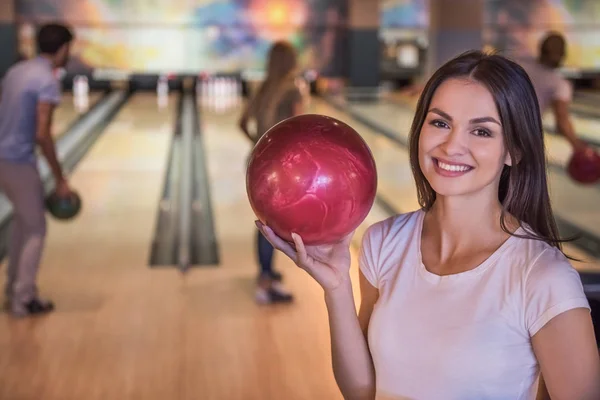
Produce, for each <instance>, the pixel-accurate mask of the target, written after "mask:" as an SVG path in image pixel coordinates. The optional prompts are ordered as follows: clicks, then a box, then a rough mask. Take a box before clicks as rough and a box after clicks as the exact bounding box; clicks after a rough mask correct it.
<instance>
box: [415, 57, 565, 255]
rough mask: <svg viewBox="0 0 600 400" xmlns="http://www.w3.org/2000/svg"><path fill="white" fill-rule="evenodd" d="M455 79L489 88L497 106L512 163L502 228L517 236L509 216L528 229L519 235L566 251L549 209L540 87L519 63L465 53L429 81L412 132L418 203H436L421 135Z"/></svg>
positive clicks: (502, 191) (504, 177)
mask: <svg viewBox="0 0 600 400" xmlns="http://www.w3.org/2000/svg"><path fill="white" fill-rule="evenodd" d="M450 78H468V79H471V80H474V81H477V82H479V83H481V84H483V85H485V86H486V87H487V89H488V90H489V91H490V93H491V94H492V96H493V98H494V102H495V103H496V107H497V109H498V114H499V115H500V120H501V123H502V126H503V131H504V144H505V146H506V148H507V149H508V153H509V154H510V157H511V159H512V160H513V162H512V166H508V165H505V166H504V169H503V170H502V173H501V177H500V185H499V188H498V200H499V201H500V203H501V204H502V214H501V217H500V225H501V227H502V230H503V231H505V232H506V233H509V234H511V235H513V233H512V232H510V231H509V229H508V228H507V226H506V217H507V214H510V215H513V216H514V217H515V218H517V219H518V220H519V222H521V223H524V225H526V226H523V229H524V230H525V232H526V235H523V236H521V235H515V236H519V237H525V238H531V239H537V240H542V241H544V242H546V243H548V244H550V245H551V246H554V247H557V248H559V249H561V250H562V246H561V243H562V242H563V241H564V240H561V239H560V237H559V234H558V228H557V227H556V222H555V220H554V217H553V214H552V207H551V206H550V195H549V193H548V183H547V177H546V149H545V146H544V133H543V130H542V118H541V115H540V109H539V104H538V100H537V97H536V94H535V89H534V88H533V85H532V83H531V81H530V79H529V76H528V75H527V73H526V72H525V70H524V69H523V68H522V67H521V66H520V65H518V64H517V63H515V62H513V61H511V60H509V59H507V58H505V57H502V56H500V55H497V54H486V53H483V52H481V51H469V52H466V53H463V54H461V55H459V56H458V57H456V58H454V59H452V60H450V61H448V62H447V63H446V64H444V65H443V66H442V67H441V68H440V69H438V70H437V71H436V72H435V73H434V74H433V76H432V77H431V79H429V81H428V82H427V85H426V86H425V89H424V90H423V93H422V94H421V97H420V98H419V102H418V106H417V111H416V113H415V117H414V120H413V123H412V127H411V131H410V164H411V168H412V172H413V176H414V179H415V183H416V185H417V194H418V198H419V204H420V205H421V207H422V208H423V209H425V210H429V209H430V208H431V207H432V206H433V203H434V202H435V199H436V193H435V191H434V190H433V188H432V187H431V185H430V184H429V182H428V181H427V179H426V178H425V175H423V172H422V171H421V167H420V166H419V136H420V134H421V128H422V126H423V123H424V121H425V117H426V115H427V112H428V110H429V106H430V103H431V99H432V98H433V95H434V93H435V91H436V90H437V88H438V87H439V86H440V85H441V84H442V83H443V82H444V81H446V80H447V79H450Z"/></svg>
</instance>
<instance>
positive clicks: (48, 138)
mask: <svg viewBox="0 0 600 400" xmlns="http://www.w3.org/2000/svg"><path fill="white" fill-rule="evenodd" d="M54 109H55V105H54V104H53V103H48V102H44V101H42V102H39V103H38V106H37V131H36V142H37V144H38V145H39V146H40V149H41V150H42V154H43V155H44V157H45V158H46V160H47V161H48V164H49V165H50V169H51V170H52V174H53V175H54V180H55V182H56V185H57V186H58V185H59V184H62V183H63V182H64V181H65V178H64V176H63V171H62V167H61V165H60V163H59V161H58V158H57V157H56V147H55V144H54V139H53V138H52V117H53V114H54Z"/></svg>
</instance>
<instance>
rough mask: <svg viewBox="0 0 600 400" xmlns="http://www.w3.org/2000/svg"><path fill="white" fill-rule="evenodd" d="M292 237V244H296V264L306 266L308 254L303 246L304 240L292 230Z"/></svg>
mask: <svg viewBox="0 0 600 400" xmlns="http://www.w3.org/2000/svg"><path fill="white" fill-rule="evenodd" d="M292 239H293V240H294V244H295V245H296V253H297V254H298V264H300V265H301V266H303V267H307V266H308V263H309V260H308V255H307V254H306V248H305V247H304V242H303V241H302V238H301V237H300V235H298V234H297V233H293V232H292Z"/></svg>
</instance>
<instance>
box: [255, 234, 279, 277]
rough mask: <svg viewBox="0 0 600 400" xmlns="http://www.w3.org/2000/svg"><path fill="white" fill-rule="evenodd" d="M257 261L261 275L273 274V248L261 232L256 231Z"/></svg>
mask: <svg viewBox="0 0 600 400" xmlns="http://www.w3.org/2000/svg"><path fill="white" fill-rule="evenodd" d="M257 250H258V263H259V267H260V275H261V276H272V275H273V252H274V250H275V249H274V248H273V246H272V245H271V243H270V242H269V241H268V240H267V238H266V237H264V236H263V234H262V233H261V232H260V231H258V237H257Z"/></svg>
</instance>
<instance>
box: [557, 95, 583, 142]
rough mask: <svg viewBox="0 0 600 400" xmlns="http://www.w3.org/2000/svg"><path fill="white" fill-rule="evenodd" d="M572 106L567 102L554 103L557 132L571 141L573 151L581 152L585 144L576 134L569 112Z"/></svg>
mask: <svg viewBox="0 0 600 400" xmlns="http://www.w3.org/2000/svg"><path fill="white" fill-rule="evenodd" d="M570 106H571V102H570V101H567V100H554V101H553V102H552V111H553V113H554V120H555V121H556V130H557V131H558V133H560V134H561V135H562V136H564V137H565V139H567V140H568V141H569V143H570V144H571V146H573V149H575V150H580V149H582V148H583V147H585V143H584V142H583V141H582V140H581V139H579V138H578V137H577V134H576V133H575V128H574V127H573V123H572V121H571V115H570V111H569V108H570Z"/></svg>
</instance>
